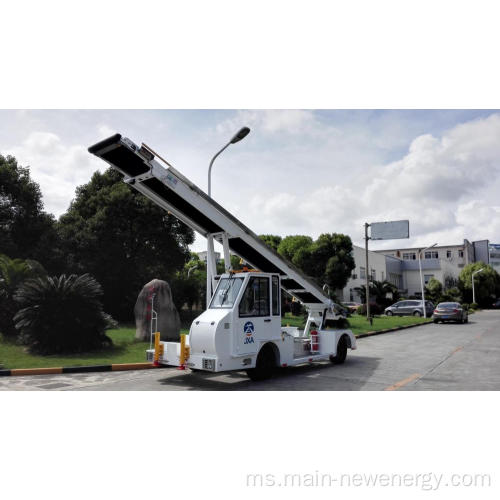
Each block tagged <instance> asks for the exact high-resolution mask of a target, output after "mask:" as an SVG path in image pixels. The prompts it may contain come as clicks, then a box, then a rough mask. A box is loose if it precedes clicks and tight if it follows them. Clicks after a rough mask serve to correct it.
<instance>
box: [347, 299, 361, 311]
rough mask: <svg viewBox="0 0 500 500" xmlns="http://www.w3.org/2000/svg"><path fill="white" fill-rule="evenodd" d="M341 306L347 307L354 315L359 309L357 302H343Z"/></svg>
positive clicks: (359, 305)
mask: <svg viewBox="0 0 500 500" xmlns="http://www.w3.org/2000/svg"><path fill="white" fill-rule="evenodd" d="M342 305H343V306H344V307H347V309H349V311H350V312H351V313H355V312H356V311H357V310H358V309H359V308H360V307H361V304H360V303H359V302H343V303H342Z"/></svg>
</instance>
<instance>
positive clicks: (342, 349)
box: [330, 335, 347, 365]
mask: <svg viewBox="0 0 500 500" xmlns="http://www.w3.org/2000/svg"><path fill="white" fill-rule="evenodd" d="M346 357H347V337H346V336H345V335H342V337H340V340H339V343H338V344H337V354H336V355H335V356H330V361H331V362H332V363H334V364H335V365H341V364H342V363H343V362H344V361H345V358H346Z"/></svg>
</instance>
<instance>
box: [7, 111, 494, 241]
mask: <svg viewBox="0 0 500 500" xmlns="http://www.w3.org/2000/svg"><path fill="white" fill-rule="evenodd" d="M443 113H444V112H443ZM354 115H355V113H353V116H354ZM332 116H333V114H332V115H330V113H329V112H321V113H318V112H314V111H310V110H262V111H260V110H257V111H256V110H247V111H234V112H232V111H228V112H223V111H218V112H215V113H213V114H211V113H210V112H186V113H185V114H183V113H182V112H172V113H168V112H153V111H151V112H148V111H140V112H133V111H120V112H116V113H115V112H111V111H109V112H98V111H95V112H90V111H89V112H84V113H83V112H82V113H79V112H78V113H77V112H65V111H61V112H55V111H51V112H47V113H43V112H41V111H40V112H36V113H31V112H29V113H27V114H26V113H23V114H19V113H18V114H17V116H9V117H7V119H6V120H4V121H3V122H2V121H1V120H0V139H1V141H0V143H1V142H3V144H0V146H1V149H2V150H1V152H2V154H9V153H10V154H13V155H14V156H16V157H17V159H18V161H19V163H20V164H22V165H25V166H28V165H29V166H30V167H31V173H32V177H33V179H34V180H35V181H37V182H38V183H40V185H41V189H42V192H43V195H44V201H45V204H46V209H47V210H48V211H51V212H53V213H55V214H56V215H60V214H61V213H63V212H64V211H65V210H66V209H67V207H68V205H69V203H70V201H71V199H72V198H73V197H74V190H75V187H76V186H78V185H81V184H84V183H86V182H88V181H89V179H90V176H91V175H92V173H93V172H94V171H95V170H101V171H102V170H104V169H105V168H106V164H105V163H104V162H102V161H100V160H98V159H96V158H94V157H93V156H92V155H90V154H89V153H88V152H87V147H88V145H89V144H93V143H94V142H96V141H97V140H100V139H102V138H104V137H107V136H109V135H112V134H113V133H115V132H116V131H118V132H121V133H124V134H125V135H127V136H128V137H130V138H131V139H133V140H135V141H141V140H145V141H146V142H148V143H150V144H151V146H152V147H154V148H155V149H156V150H158V151H159V152H160V154H163V155H164V156H165V157H166V158H167V159H169V161H172V163H173V164H174V166H175V167H176V168H178V169H179V170H180V171H181V172H182V173H184V174H185V175H187V176H188V177H189V178H191V179H192V180H193V181H194V182H196V183H197V184H199V186H200V187H201V188H205V186H206V172H207V164H208V162H209V160H210V158H211V156H212V155H213V154H214V153H215V152H216V151H217V149H218V148H220V147H221V146H222V145H223V144H224V141H225V140H227V138H228V137H230V136H231V135H232V134H233V133H234V132H235V131H236V130H238V128H239V127H241V126H242V125H248V126H250V127H251V128H252V133H251V134H250V136H249V137H248V138H247V139H245V140H244V141H243V142H242V143H240V144H238V145H235V146H231V148H230V149H229V150H228V151H227V152H225V153H224V154H223V155H222V156H221V157H220V158H219V159H218V160H217V163H216V165H215V169H214V172H213V177H212V182H213V193H214V198H215V199H216V200H217V201H218V202H220V203H221V204H222V205H224V206H225V207H227V208H228V209H229V210H230V211H231V212H232V213H234V215H236V216H237V217H238V218H240V219H241V220H242V221H243V222H244V223H245V224H246V225H248V226H249V227H250V228H251V229H252V230H253V231H255V232H257V233H275V234H281V235H287V234H297V233H305V234H311V235H312V236H317V235H318V234H320V233H321V232H344V233H346V234H349V235H351V237H352V238H353V240H354V241H355V242H357V243H358V244H360V243H362V236H363V224H364V222H366V221H368V222H370V221H373V222H374V221H381V220H391V219H405V218H408V219H410V234H411V235H412V238H411V239H410V241H396V242H394V241H387V242H373V243H372V244H371V245H372V247H373V248H377V247H382V246H386V247H387V246H394V245H395V244H396V245H407V244H408V245H420V244H429V243H434V242H438V243H442V244H448V243H459V242H460V241H462V239H463V238H468V239H470V240H473V239H483V238H488V239H490V240H492V241H498V242H500V222H499V220H500V214H499V208H498V206H499V205H500V196H499V195H498V192H499V190H500V176H499V173H500V168H499V167H500V140H499V138H500V114H499V113H492V114H489V116H488V115H486V117H484V118H481V119H473V120H469V121H465V122H464V123H460V124H455V125H454V126H451V128H449V129H448V130H446V129H443V127H441V128H440V127H438V126H436V128H435V129H432V130H431V129H430V128H429V126H427V124H429V123H432V119H433V115H432V113H431V112H429V115H426V125H425V126H421V127H420V128H419V127H417V125H416V124H415V123H414V122H413V121H412V120H413V118H412V116H413V115H412V114H411V113H408V114H407V115H404V120H403V119H402V117H401V114H399V115H394V113H390V112H388V113H383V112H381V113H379V114H378V115H377V114H376V113H373V112H367V113H366V118H367V119H366V120H364V119H363V118H364V117H365V115H362V116H361V117H360V115H359V114H357V115H356V116H355V119H352V120H351V121H349V118H347V119H346V118H345V117H346V116H347V117H349V116H350V115H349V114H348V112H342V113H340V114H339V115H335V116H336V117H334V118H335V119H332ZM440 116H442V113H441V115H440ZM339 117H340V118H339ZM0 118H1V116H0ZM344 122H345V123H344ZM450 123H455V122H454V121H450ZM401 124H403V125H404V124H409V125H408V126H410V128H411V127H412V130H416V129H418V133H415V134H413V133H412V134H411V135H410V134H409V133H408V127H404V126H402V125H401ZM167 125H168V126H167ZM446 126H447V127H449V126H450V125H449V124H448V125H446ZM114 127H116V128H114ZM431 132H432V133H431ZM7 141H8V142H7ZM198 241H199V243H197V247H202V246H203V245H204V243H203V241H202V240H201V241H200V240H198Z"/></svg>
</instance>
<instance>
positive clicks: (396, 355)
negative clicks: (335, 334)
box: [0, 311, 500, 391]
mask: <svg viewBox="0 0 500 500" xmlns="http://www.w3.org/2000/svg"><path fill="white" fill-rule="evenodd" d="M0 390H87V391H89V390H90V391H105V390H111V391H127V390H134V391H164V390H191V391H196V390H275V391H282V390H290V391H296V390H335V391H344V390H355V391H358V390H500V311H482V312H479V313H476V314H474V315H471V316H470V318H469V323H468V324H463V325H462V324H437V325H436V324H432V323H431V324H426V325H424V326H419V327H417V328H409V329H406V330H400V331H397V332H391V333H387V334H382V335H376V336H373V337H367V338H362V339H359V340H358V349H357V350H356V351H349V353H348V356H347V360H346V362H345V364H343V365H338V366H336V365H332V364H331V363H330V362H320V363H312V364H310V365H306V366H301V367H290V368H281V369H279V371H278V372H277V373H276V375H275V376H274V377H273V378H272V379H270V380H266V381H262V382H252V381H250V380H249V379H248V378H247V376H246V374H245V373H244V372H229V373H220V374H210V373H204V372H196V373H194V372H191V371H190V370H186V371H180V370H177V369H175V368H164V369H158V370H144V371H131V372H103V373H85V374H67V375H37V376H20V377H5V378H4V379H0Z"/></svg>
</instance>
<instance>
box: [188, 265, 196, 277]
mask: <svg viewBox="0 0 500 500" xmlns="http://www.w3.org/2000/svg"><path fill="white" fill-rule="evenodd" d="M195 269H198V264H196V265H195V266H193V267H190V268H189V269H188V279H189V276H191V273H192V272H193V271H194V270H195Z"/></svg>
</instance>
